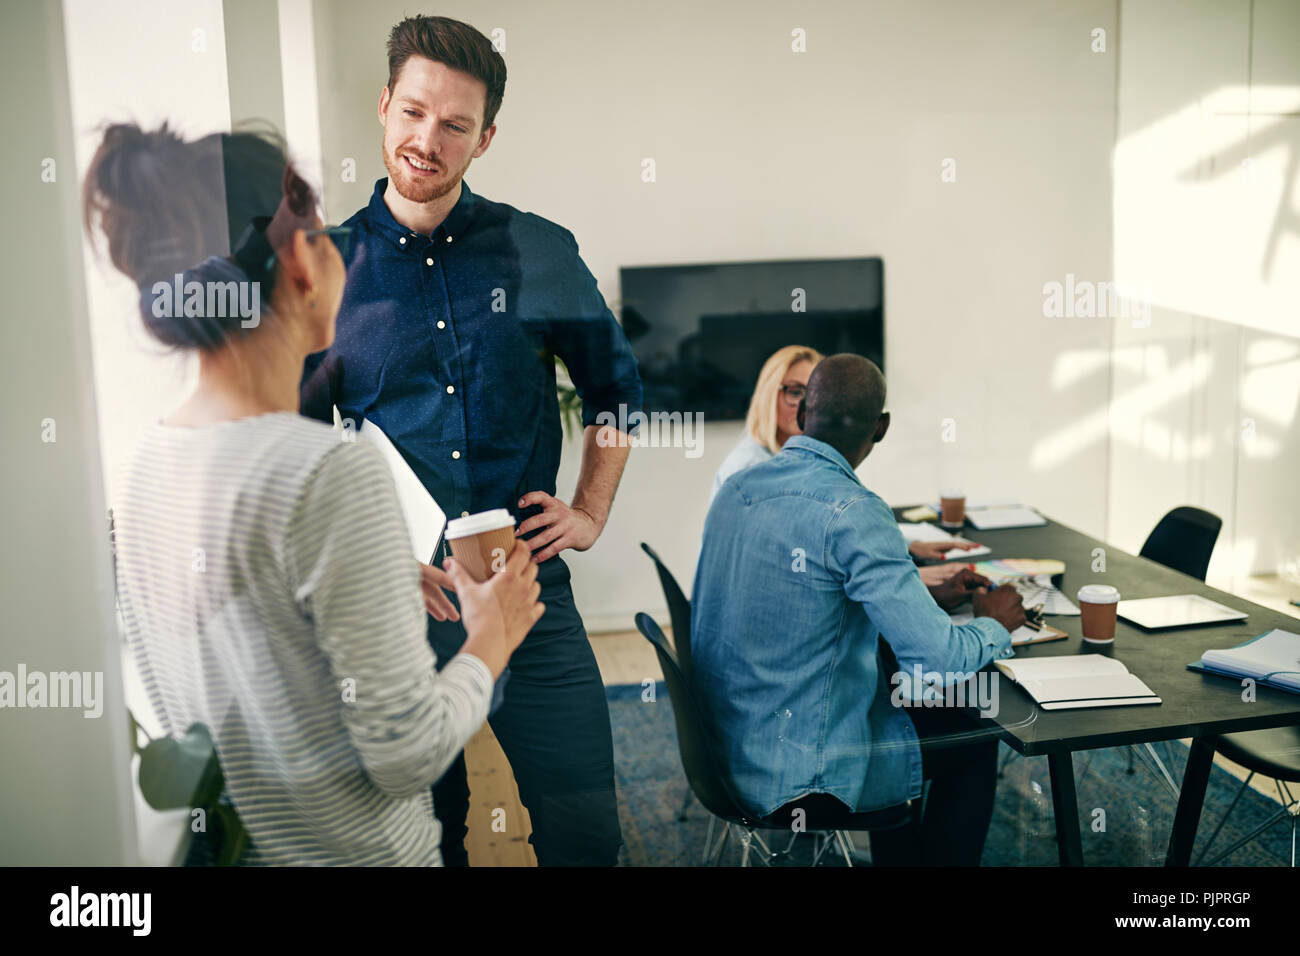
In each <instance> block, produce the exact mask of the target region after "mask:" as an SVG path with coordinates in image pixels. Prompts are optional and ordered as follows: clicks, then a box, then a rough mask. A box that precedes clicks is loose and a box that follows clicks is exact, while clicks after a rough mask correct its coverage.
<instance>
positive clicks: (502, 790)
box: [465, 608, 1294, 866]
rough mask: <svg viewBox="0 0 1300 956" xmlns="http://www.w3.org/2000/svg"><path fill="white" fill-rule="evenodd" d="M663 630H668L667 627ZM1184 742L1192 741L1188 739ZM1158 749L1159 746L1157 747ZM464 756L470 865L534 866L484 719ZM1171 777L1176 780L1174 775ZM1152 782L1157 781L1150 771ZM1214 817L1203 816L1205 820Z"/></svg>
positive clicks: (615, 673)
mask: <svg viewBox="0 0 1300 956" xmlns="http://www.w3.org/2000/svg"><path fill="white" fill-rule="evenodd" d="M1293 610H1294V608H1293ZM665 632H667V633H669V635H670V636H671V631H669V630H668V629H667V628H665ZM590 640H591V646H592V649H593V650H594V651H595V653H596V663H597V664H598V665H599V666H600V674H601V677H602V678H604V681H605V683H606V685H609V684H639V683H641V681H643V680H644V679H646V678H647V677H648V678H651V679H653V680H662V679H663V674H662V672H661V671H660V670H659V662H658V661H657V660H656V659H655V654H654V650H653V649H652V648H651V647H650V645H649V643H648V642H647V641H646V640H645V638H643V637H642V636H641V635H640V634H638V633H637V632H636V631H621V632H619V633H615V634H593V635H591V638H590ZM1183 742H1184V743H1187V744H1190V743H1191V741H1190V740H1185V741H1183ZM1157 752H1161V751H1160V748H1159V747H1157ZM1214 761H1215V763H1216V764H1218V765H1219V766H1220V767H1222V768H1223V769H1224V770H1227V771H1228V772H1229V773H1231V774H1233V775H1234V776H1236V777H1237V778H1238V779H1242V780H1244V779H1245V778H1246V771H1244V770H1242V769H1241V768H1240V767H1238V766H1237V765H1236V764H1234V763H1232V762H1231V761H1230V760H1227V759H1225V758H1224V757H1222V756H1216V757H1215V758H1214ZM465 762H466V766H467V767H468V768H469V788H470V811H469V824H468V826H469V835H468V836H467V837H466V838H465V846H466V849H467V850H468V851H469V862H470V865H471V866H536V865H537V857H536V856H535V855H534V854H533V848H532V845H531V844H530V843H529V842H528V835H529V833H531V832H532V830H531V827H530V825H529V822H528V811H527V810H525V809H524V806H523V804H522V803H520V802H519V788H518V787H517V786H516V785H515V778H514V774H512V773H511V771H510V764H509V763H508V762H507V761H506V755H505V754H504V753H502V751H501V746H500V744H498V743H497V739H496V737H495V736H494V735H493V733H492V729H491V728H490V727H489V726H488V725H486V724H484V725H483V729H482V730H480V731H479V732H478V733H477V734H476V735H475V736H474V738H473V739H472V740H471V741H470V742H469V744H468V745H467V746H466V747H465ZM1175 782H1177V783H1181V781H1180V780H1178V779H1177V777H1175ZM1152 785H1153V786H1156V785H1157V784H1156V782H1155V778H1154V777H1153V778H1152ZM1251 786H1252V787H1253V788H1254V789H1255V790H1257V791H1258V792H1260V793H1262V794H1264V795H1265V796H1267V797H1268V798H1269V799H1271V800H1274V801H1277V793H1276V790H1275V789H1274V786H1273V783H1272V781H1270V780H1264V779H1262V778H1260V777H1256V778H1255V779H1254V780H1253V781H1252V782H1251ZM494 821H495V823H494ZM1217 822H1218V821H1217V820H1214V821H1206V820H1203V821H1202V823H1203V824H1204V825H1207V826H1213V825H1214V824H1216V823H1217Z"/></svg>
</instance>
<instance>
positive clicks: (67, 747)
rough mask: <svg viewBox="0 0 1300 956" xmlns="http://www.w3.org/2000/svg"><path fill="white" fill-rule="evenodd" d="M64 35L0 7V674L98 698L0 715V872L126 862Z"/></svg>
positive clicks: (49, 8)
mask: <svg viewBox="0 0 1300 956" xmlns="http://www.w3.org/2000/svg"><path fill="white" fill-rule="evenodd" d="M63 27H64V18H63V16H62V10H61V7H60V5H59V4H57V3H34V2H32V3H15V4H6V5H5V6H4V8H3V10H2V11H0V62H3V63H4V64H5V69H6V70H7V71H8V76H9V78H10V82H7V83H5V84H4V87H3V89H2V90H0V100H3V103H4V116H5V119H6V122H7V123H8V124H9V125H10V127H11V128H10V130H9V135H7V136H6V137H4V139H3V141H2V142H0V164H2V166H0V168H3V170H4V176H3V177H2V180H0V181H2V183H3V185H2V187H0V188H2V189H3V204H4V205H3V207H4V209H5V212H6V215H7V216H8V223H7V225H8V228H7V229H6V230H5V240H4V245H3V255H2V256H0V263H3V265H2V266H0V268H2V269H3V281H4V300H3V302H4V305H3V319H2V321H3V328H4V333H5V338H6V341H5V345H6V347H5V350H4V356H5V357H4V373H3V375H0V391H3V402H0V421H2V422H3V428H0V434H3V436H4V445H3V448H4V452H3V456H4V462H5V467H4V469H3V473H2V477H0V496H2V500H3V501H4V502H5V504H6V509H5V522H4V525H5V548H4V551H3V557H0V602H2V603H0V606H2V607H3V608H4V616H3V624H0V669H2V670H5V671H8V672H10V673H11V674H12V673H15V672H16V671H17V670H18V668H19V666H20V665H25V666H26V668H27V670H28V672H29V674H30V673H33V672H44V673H49V672H51V671H55V672H70V671H78V672H82V673H87V672H89V673H91V674H95V673H98V674H99V675H100V677H101V679H102V688H103V697H102V699H101V700H100V701H99V702H98V706H99V708H100V716H98V717H91V718H87V717H86V716H85V709H84V708H59V709H53V708H45V709H9V708H5V709H4V710H3V711H0V724H2V725H3V730H0V820H3V821H4V822H3V825H2V826H0V865H5V866H12V865H25V866H36V865H40V866H70V865H78V866H118V865H122V864H129V863H134V862H135V859H136V855H135V831H134V827H133V820H132V813H131V784H130V781H129V776H128V774H129V769H130V751H129V750H128V740H127V732H126V730H127V728H126V719H125V713H124V709H123V701H122V681H121V676H120V673H119V669H118V646H119V645H118V641H117V635H116V632H115V629H114V626H113V579H112V566H111V563H110V558H109V547H108V522H107V516H106V507H105V501H104V488H103V484H102V482H101V477H100V475H101V473H100V453H99V444H98V442H97V439H96V425H97V420H96V411H95V406H96V402H95V394H94V372H93V370H92V366H91V357H90V345H89V342H88V340H87V336H88V329H87V322H86V297H85V289H84V286H83V284H82V282H81V269H82V262H81V230H80V226H79V220H78V196H79V189H78V178H77V170H76V162H75V159H74V157H73V137H72V128H71V124H70V123H69V122H68V111H69V110H68V75H67V63H66V57H65V53H64V45H63V44H64V38H63ZM49 163H52V164H53V165H52V166H51V165H48V164H49ZM93 683H94V679H93V678H92V685H93ZM19 692H20V693H25V688H20V690H19ZM87 703H88V702H87Z"/></svg>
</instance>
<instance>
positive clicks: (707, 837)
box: [702, 813, 718, 863]
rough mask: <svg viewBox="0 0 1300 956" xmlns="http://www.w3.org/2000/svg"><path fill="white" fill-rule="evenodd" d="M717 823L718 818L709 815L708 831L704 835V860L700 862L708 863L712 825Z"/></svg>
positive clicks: (711, 840)
mask: <svg viewBox="0 0 1300 956" xmlns="http://www.w3.org/2000/svg"><path fill="white" fill-rule="evenodd" d="M717 822H718V818H717V817H715V816H714V815H713V814H711V813H710V814H709V829H708V830H707V831H706V832H705V834H704V859H703V861H702V862H704V863H708V862H709V848H710V847H711V846H712V845H713V825H714V824H715V823H717Z"/></svg>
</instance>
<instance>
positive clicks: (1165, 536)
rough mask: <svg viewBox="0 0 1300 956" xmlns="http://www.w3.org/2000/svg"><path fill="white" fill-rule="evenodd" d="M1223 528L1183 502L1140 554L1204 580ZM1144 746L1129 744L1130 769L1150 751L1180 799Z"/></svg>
mask: <svg viewBox="0 0 1300 956" xmlns="http://www.w3.org/2000/svg"><path fill="white" fill-rule="evenodd" d="M1222 527H1223V521H1222V520H1221V519H1220V518H1219V516H1218V515H1216V514H1213V513H1211V512H1209V511H1206V510H1204V509H1203V508H1194V507H1192V506H1191V505H1182V506H1181V507H1178V508H1174V509H1173V510H1171V511H1170V512H1169V513H1168V514H1166V515H1165V516H1164V517H1163V518H1161V519H1160V520H1159V521H1157V522H1156V526H1155V527H1154V528H1152V529H1151V533H1150V534H1149V535H1147V539H1146V541H1145V542H1144V543H1143V544H1142V550H1141V551H1139V552H1138V554H1140V555H1141V556H1142V557H1144V558H1148V559H1150V560H1152V561H1155V562H1156V563H1157V564H1163V565H1164V566H1165V567H1167V568H1173V569H1174V570H1175V571H1181V572H1182V573H1183V574H1186V575H1190V576H1191V577H1194V578H1196V580H1198V581H1204V580H1205V572H1206V571H1207V570H1208V569H1209V567H1210V555H1211V554H1212V553H1213V552H1214V543H1215V542H1216V541H1217V540H1218V539H1219V529H1220V528H1222ZM1169 746H1170V745H1169V743H1168V742H1167V741H1166V742H1165V745H1164V751H1165V759H1166V760H1168V761H1170V763H1172V762H1173V755H1172V753H1171V752H1170V750H1169ZM1145 748H1146V753H1142V751H1139V750H1138V749H1137V748H1136V747H1129V752H1128V772H1129V773H1132V772H1133V755H1134V754H1135V753H1136V754H1139V755H1140V756H1142V757H1144V758H1146V757H1147V754H1149V755H1150V758H1151V759H1150V760H1148V763H1150V764H1151V765H1152V766H1153V767H1154V769H1155V770H1156V771H1157V772H1158V774H1159V775H1160V776H1161V777H1162V778H1163V779H1164V781H1165V784H1166V785H1167V786H1168V787H1169V789H1170V790H1171V791H1172V792H1173V794H1174V799H1178V795H1179V788H1178V786H1177V785H1176V784H1175V783H1174V782H1173V776H1172V775H1171V774H1170V772H1169V770H1168V769H1166V767H1165V765H1164V763H1162V762H1161V760H1160V758H1159V756H1157V754H1156V751H1155V747H1154V746H1153V745H1151V744H1146V745H1145Z"/></svg>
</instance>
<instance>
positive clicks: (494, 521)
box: [447, 508, 515, 581]
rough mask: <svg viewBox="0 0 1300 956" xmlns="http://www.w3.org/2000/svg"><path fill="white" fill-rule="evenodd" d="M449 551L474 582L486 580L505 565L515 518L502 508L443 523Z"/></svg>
mask: <svg viewBox="0 0 1300 956" xmlns="http://www.w3.org/2000/svg"><path fill="white" fill-rule="evenodd" d="M447 544H448V545H450V546H451V554H452V557H454V558H455V559H456V560H457V561H459V562H460V564H461V567H463V568H464V569H465V570H466V571H468V572H469V576H470V577H472V578H473V579H474V580H475V581H486V580H487V579H488V578H489V577H491V575H492V574H493V572H495V571H500V570H501V569H502V568H504V567H505V566H506V558H508V557H509V556H510V552H511V551H512V550H513V549H514V546H515V519H514V518H512V517H511V516H510V512H509V511H507V510H506V509H505V508H494V509H493V510H492V511H480V512H479V513H478V514H473V515H470V516H469V517H467V518H456V519H455V520H454V521H448V522H447Z"/></svg>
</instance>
